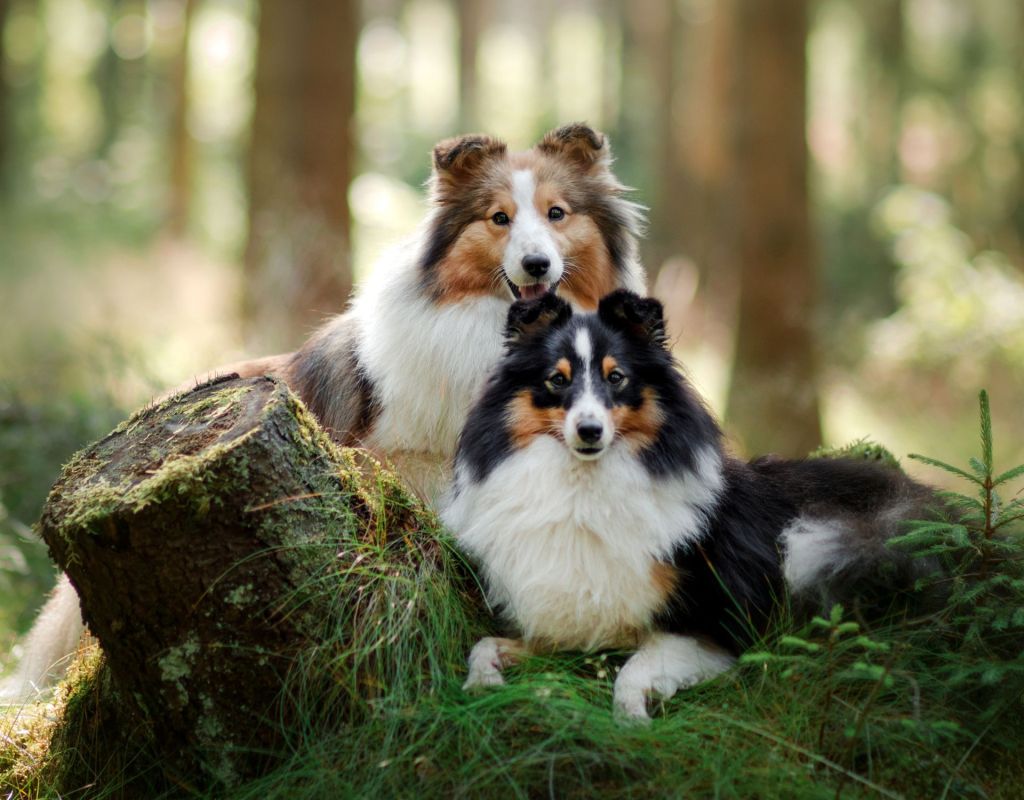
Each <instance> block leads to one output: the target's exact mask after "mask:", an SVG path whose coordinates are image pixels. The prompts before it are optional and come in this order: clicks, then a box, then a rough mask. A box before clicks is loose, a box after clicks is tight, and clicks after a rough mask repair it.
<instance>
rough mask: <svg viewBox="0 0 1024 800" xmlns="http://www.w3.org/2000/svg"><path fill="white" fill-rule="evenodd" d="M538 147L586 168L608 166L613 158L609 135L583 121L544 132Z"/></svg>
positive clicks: (543, 151) (548, 153)
mask: <svg viewBox="0 0 1024 800" xmlns="http://www.w3.org/2000/svg"><path fill="white" fill-rule="evenodd" d="M537 149H538V150H540V151H541V152H542V153H546V154H547V155H550V156H557V157H560V158H564V159H567V160H568V161H571V162H572V163H573V164H575V165H576V166H579V167H583V168H584V169H590V168H591V167H607V166H608V165H609V164H610V163H611V160H612V151H611V148H610V147H609V146H608V137H607V136H605V135H604V134H603V133H601V132H600V131H595V130H594V129H593V128H591V127H590V126H589V125H587V124H585V123H583V122H574V123H572V124H571V125H564V126H562V127H561V128H556V129H555V130H553V131H550V132H549V133H546V134H544V138H543V139H541V140H540V143H539V144H538V145H537Z"/></svg>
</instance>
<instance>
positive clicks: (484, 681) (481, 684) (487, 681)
mask: <svg viewBox="0 0 1024 800" xmlns="http://www.w3.org/2000/svg"><path fill="white" fill-rule="evenodd" d="M504 683H505V679H504V678H503V677H502V675H501V672H499V671H498V670H497V669H496V668H495V667H493V666H490V667H488V668H476V667H474V668H473V669H471V670H470V671H469V677H468V678H466V682H465V683H464V684H462V688H463V690H464V691H467V692H470V691H473V690H475V689H487V688H489V687H491V686H503V685H504Z"/></svg>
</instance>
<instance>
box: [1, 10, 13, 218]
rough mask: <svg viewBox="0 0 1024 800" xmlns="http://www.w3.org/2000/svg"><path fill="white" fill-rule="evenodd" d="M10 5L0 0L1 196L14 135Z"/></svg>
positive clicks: (7, 185) (7, 183) (7, 179)
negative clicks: (8, 43) (9, 64)
mask: <svg viewBox="0 0 1024 800" xmlns="http://www.w3.org/2000/svg"><path fill="white" fill-rule="evenodd" d="M10 7H11V3H10V0H0V198H3V197H5V196H6V195H7V191H8V189H9V188H10V177H11V176H10V165H9V163H8V160H9V159H10V149H11V136H12V130H11V120H10V117H11V114H10V108H9V102H10V101H9V97H10V91H9V90H8V88H7V70H6V66H7V54H6V52H5V50H4V29H5V27H6V23H7V12H8V11H9V10H10Z"/></svg>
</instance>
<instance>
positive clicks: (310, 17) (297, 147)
mask: <svg viewBox="0 0 1024 800" xmlns="http://www.w3.org/2000/svg"><path fill="white" fill-rule="evenodd" d="M357 20H358V12H357V3H356V2H355V0H265V2H263V3H260V20H259V43H258V47H257V55H256V78H255V97H256V100H255V108H254V110H253V121H252V140H251V142H250V147H249V238H248V244H247V246H246V253H245V272H246V280H245V286H246V289H245V297H244V308H243V311H244V317H245V321H246V333H247V338H248V339H249V343H250V345H252V346H253V347H254V348H258V349H261V350H262V349H288V348H291V347H294V346H297V345H298V344H299V343H301V342H302V341H303V340H304V339H305V338H306V336H308V334H309V331H310V330H311V329H312V328H313V327H314V326H315V325H316V324H317V323H319V322H320V321H322V319H323V317H324V315H325V314H328V313H333V312H337V311H339V310H341V308H342V307H343V306H344V304H345V301H346V299H347V298H348V296H349V294H350V292H351V290H352V269H351V263H350V254H349V238H350V216H349V207H348V187H349V183H350V182H351V179H352V159H353V151H354V135H353V134H354V130H353V125H354V122H353V119H354V112H355V49H356V39H357V33H358V28H357V26H358V22H357Z"/></svg>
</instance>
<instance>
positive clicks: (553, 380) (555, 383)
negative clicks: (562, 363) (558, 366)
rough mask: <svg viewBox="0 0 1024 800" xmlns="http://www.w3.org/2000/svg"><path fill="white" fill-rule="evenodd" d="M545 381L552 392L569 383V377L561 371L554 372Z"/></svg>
mask: <svg viewBox="0 0 1024 800" xmlns="http://www.w3.org/2000/svg"><path fill="white" fill-rule="evenodd" d="M544 383H545V384H546V385H547V387H548V389H550V390H551V391H552V392H558V391H561V390H562V389H564V388H565V387H566V386H568V385H569V379H568V378H567V377H565V375H563V374H562V373H561V372H552V373H551V374H550V375H548V378H547V380H546V381H544Z"/></svg>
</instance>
